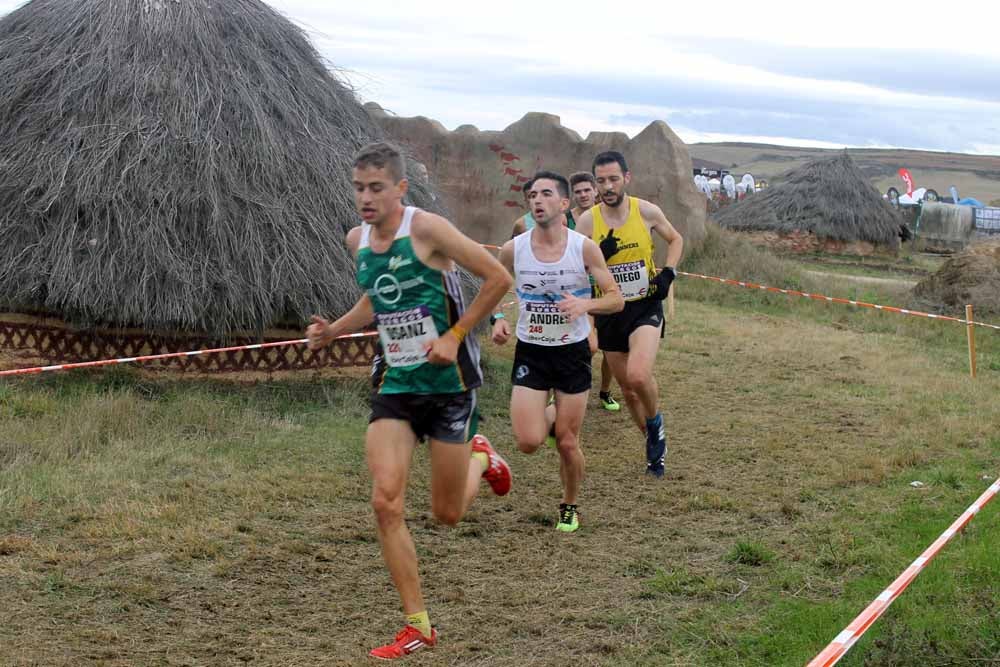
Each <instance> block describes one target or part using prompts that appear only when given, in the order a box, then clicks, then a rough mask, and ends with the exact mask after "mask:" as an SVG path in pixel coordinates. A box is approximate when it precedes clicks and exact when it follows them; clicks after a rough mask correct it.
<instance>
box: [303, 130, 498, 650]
mask: <svg viewBox="0 0 1000 667" xmlns="http://www.w3.org/2000/svg"><path fill="white" fill-rule="evenodd" d="M404 169H405V163H404V161H403V158H402V156H401V155H400V152H399V150H398V149H397V148H395V147H394V146H392V145H390V144H386V143H378V144H372V145H369V146H366V147H365V148H363V149H362V150H361V151H360V152H359V153H358V154H357V156H356V157H355V160H354V170H353V183H354V199H355V205H356V206H357V210H358V213H359V214H360V215H361V218H362V220H363V223H362V224H361V226H359V227H355V228H354V229H352V230H351V231H350V232H348V235H347V246H348V248H349V249H350V251H351V252H352V253H353V254H354V255H355V257H356V261H357V280H358V285H359V286H360V287H361V288H362V290H363V294H362V296H361V298H360V299H358V302H357V303H356V304H355V305H354V307H353V308H351V310H349V311H348V312H347V313H346V314H344V315H343V316H342V317H340V318H339V319H337V320H336V321H334V322H332V323H330V322H328V321H326V320H325V319H323V318H321V317H317V316H314V317H313V323H312V324H311V325H309V328H308V329H307V330H306V335H307V337H308V339H309V347H310V349H313V350H316V349H319V348H321V347H323V346H324V345H327V344H329V343H330V342H331V341H332V340H333V339H334V338H336V337H337V336H340V335H343V334H348V333H352V332H354V331H357V330H359V329H361V328H362V327H365V326H367V325H368V324H370V323H371V322H373V321H374V322H375V324H376V325H377V327H378V333H379V339H380V344H381V348H382V354H381V359H380V361H379V363H378V364H377V366H376V369H377V372H376V376H375V380H376V382H375V389H374V391H373V394H372V412H371V417H370V420H369V425H368V431H367V434H366V436H365V454H366V458H367V461H368V469H369V470H370V471H371V475H372V506H373V509H374V510H375V518H376V524H377V529H378V533H379V541H380V543H381V545H382V556H383V558H384V559H385V563H386V565H387V566H388V568H389V573H390V574H391V576H392V580H393V582H394V583H395V585H396V589H397V590H398V592H399V596H400V599H401V601H402V605H403V612H404V614H405V616H406V625H405V626H404V627H403V629H402V630H401V631H400V632H399V633H398V634H397V635H396V638H395V640H394V641H392V642H390V643H389V644H386V645H384V646H378V647H376V648H374V649H372V651H371V655H372V656H373V657H376V658H384V659H393V658H400V657H403V656H405V655H407V654H409V653H412V652H413V651H416V650H418V649H421V648H426V647H430V646H434V645H435V644H436V643H437V631H436V630H435V629H434V628H433V627H432V625H431V623H430V619H429V616H428V614H427V610H426V607H425V605H424V599H423V593H422V591H421V587H420V578H419V575H418V570H417V556H416V550H415V548H414V545H413V539H412V537H411V536H410V532H409V529H408V528H407V527H406V523H405V521H404V520H403V517H404V505H403V498H404V492H405V489H406V481H407V478H408V473H409V467H410V463H411V460H412V456H413V451H414V450H415V446H416V444H417V442H418V440H423V439H425V438H426V439H428V440H429V441H430V459H431V506H432V510H433V512H434V515H435V517H437V518H438V519H439V520H440V521H442V522H443V523H446V524H448V525H454V524H456V523H457V522H458V521H459V520H460V519H461V517H462V515H463V514H464V513H465V511H466V509H468V507H469V504H470V503H471V502H472V499H473V498H474V497H475V495H476V493H477V492H478V489H479V485H480V480H481V479H485V480H486V481H487V482H488V483H489V484H490V486H491V487H492V489H493V491H494V493H496V494H498V495H503V494H505V493H507V492H508V491H509V490H510V483H511V477H510V469H509V468H508V466H507V464H506V462H505V461H504V460H503V459H502V458H501V457H500V456H499V455H498V454H497V453H496V451H495V450H494V449H493V448H492V447H491V446H490V444H489V441H488V440H486V438H484V437H482V436H480V435H476V436H475V437H474V438H473V439H472V442H471V443H470V442H467V441H468V438H469V435H470V424H471V422H472V421H473V418H474V415H475V412H476V411H475V408H476V392H475V389H476V387H478V386H479V385H480V384H481V382H482V376H481V374H480V369H479V349H478V343H477V342H476V341H475V339H469V338H467V337H466V336H467V333H468V332H469V331H470V330H472V328H473V327H474V326H475V324H476V323H477V322H478V321H479V320H481V319H484V318H485V317H486V316H487V315H489V313H490V312H491V311H492V310H493V309H494V308H495V307H496V306H497V304H498V303H499V302H500V299H501V298H502V297H503V295H504V294H505V293H506V292H507V290H508V289H510V286H511V283H512V279H511V277H510V274H508V273H507V271H506V269H504V268H503V266H502V265H501V264H500V263H499V262H498V261H497V260H496V259H494V258H493V256H492V255H491V254H490V253H488V252H487V251H486V250H485V249H484V248H483V247H482V246H481V245H479V244H478V243H476V242H474V241H472V240H471V239H469V238H467V237H466V236H464V235H463V234H462V233H461V232H459V231H458V230H457V229H456V228H455V227H454V226H453V225H452V224H451V223H450V222H448V221H447V220H445V219H444V218H442V217H441V216H438V215H434V214H432V213H428V212H426V211H421V210H420V209H416V208H413V207H406V206H404V205H403V197H404V196H405V195H406V190H407V185H408V183H407V180H406V175H405V170H404ZM457 266H461V267H462V268H464V269H465V270H467V271H469V272H470V273H472V274H474V275H476V276H478V277H479V278H480V279H482V285H481V287H480V290H479V294H478V295H477V296H476V298H475V299H473V301H472V303H470V304H469V305H468V307H467V308H466V307H465V303H464V301H463V299H462V293H461V291H460V290H459V283H458V275H457V273H456V270H457V268H456V267H457Z"/></svg>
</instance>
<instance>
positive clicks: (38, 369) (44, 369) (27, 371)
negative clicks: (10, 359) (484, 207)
mask: <svg viewBox="0 0 1000 667" xmlns="http://www.w3.org/2000/svg"><path fill="white" fill-rule="evenodd" d="M515 303H517V302H516V301H508V302H507V303H502V304H500V306H499V307H500V308H506V307H507V306H510V305H513V304H515ZM377 335H378V332H375V331H363V332H361V333H353V334H345V335H343V336H337V337H336V338H334V339H333V340H343V339H345V338H367V337H369V336H377ZM308 342H309V339H308V338H298V339H295V340H281V341H274V342H271V343H254V344H252V345H236V346H233V347H216V348H212V349H208V350H191V351H190V352H167V353H164V354H147V355H144V356H141V357H122V358H120V359H101V360H100V361H79V362H76V363H71V364H56V365H55V366H35V367H33V368H15V369H13V370H7V371H0V377H5V376H8V375H32V374H35V373H48V372H51V371H70V370H76V369H78V368H96V367H98V366H114V365H116V364H132V363H139V362H143V361H157V360H160V359H174V358H177V357H196V356H198V355H201V354H222V353H223V352H237V351H239V350H263V349H266V348H269V347H283V346H286V345H305V344H306V343H308Z"/></svg>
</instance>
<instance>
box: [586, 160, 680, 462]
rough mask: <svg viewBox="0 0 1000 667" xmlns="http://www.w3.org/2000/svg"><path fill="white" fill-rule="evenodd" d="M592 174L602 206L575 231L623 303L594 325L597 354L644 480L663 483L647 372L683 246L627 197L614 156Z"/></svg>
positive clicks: (658, 215) (657, 217) (662, 437)
mask: <svg viewBox="0 0 1000 667" xmlns="http://www.w3.org/2000/svg"><path fill="white" fill-rule="evenodd" d="M591 171H592V172H593V174H594V177H595V178H596V180H597V187H598V191H599V193H600V195H601V203H600V205H599V206H595V207H594V208H592V209H590V210H589V211H587V212H586V213H584V214H583V215H582V216H580V219H579V221H578V223H577V224H578V227H577V229H578V230H579V231H580V233H581V234H585V235H587V236H590V237H591V238H592V239H593V240H594V241H595V242H597V243H598V244H599V246H600V248H601V253H602V255H603V256H604V258H605V259H606V260H607V262H608V269H610V271H611V274H612V275H613V276H614V277H615V281H616V282H617V283H618V286H619V288H620V289H621V292H622V296H623V297H625V301H626V303H625V308H624V310H622V311H621V312H620V313H616V314H614V315H598V316H596V317H595V318H594V324H595V327H596V329H597V346H598V347H599V348H600V349H601V350H603V351H604V354H605V356H606V357H607V359H608V363H610V364H611V371H612V372H613V373H614V375H615V379H617V380H618V384H620V385H621V387H622V393H623V394H624V396H625V404H626V405H627V406H628V409H629V412H630V413H631V414H632V418H633V419H634V420H635V423H636V425H637V426H638V427H639V429H640V430H641V431H642V432H643V433H644V434H645V436H646V472H647V473H648V474H650V475H653V476H654V477H663V474H664V460H665V458H666V454H667V436H666V429H665V428H664V425H663V415H662V414H661V413H660V410H659V407H658V406H659V396H658V392H657V385H656V379H655V377H654V376H653V366H654V364H655V363H656V351H657V349H658V348H659V346H660V338H661V337H662V335H663V331H664V328H665V323H664V321H663V299H665V298H666V297H667V293H668V291H669V289H670V283H672V282H673V280H674V278H675V277H677V271H676V268H675V267H676V266H677V262H679V261H680V259H681V253H682V251H683V248H684V240H683V239H682V238H681V235H680V234H678V233H677V230H676V229H674V227H673V225H671V224H670V222H669V221H668V220H667V218H666V216H664V215H663V211H661V210H660V207H659V206H656V205H655V204H652V203H650V202H648V201H645V200H642V199H638V198H636V197H629V196H628V194H627V192H626V188H627V187H628V185H629V182H630V181H631V178H632V175H631V173H629V170H628V166H627V165H626V163H625V157H624V156H623V155H622V154H621V153H619V152H617V151H607V152H604V153H601V154H599V155H598V156H597V157H595V158H594V163H593V166H592V169H591ZM654 231H655V232H656V233H657V234H659V235H660V236H661V237H662V238H663V239H664V240H665V241H666V242H667V261H666V266H664V268H663V269H662V270H661V271H659V272H657V271H656V269H655V267H654V265H653V238H652V236H651V232H654Z"/></svg>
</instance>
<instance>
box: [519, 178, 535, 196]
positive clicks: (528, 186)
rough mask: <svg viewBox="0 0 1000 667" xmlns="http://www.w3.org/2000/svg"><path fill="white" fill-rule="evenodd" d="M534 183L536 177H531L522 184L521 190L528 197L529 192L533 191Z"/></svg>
mask: <svg viewBox="0 0 1000 667" xmlns="http://www.w3.org/2000/svg"><path fill="white" fill-rule="evenodd" d="M534 184H535V179H533V178H529V179H528V180H527V181H526V182H525V184H524V185H522V186H521V192H522V193H523V194H524V196H525V197H527V196H528V193H529V192H531V186H532V185H534Z"/></svg>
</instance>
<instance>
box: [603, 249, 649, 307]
mask: <svg viewBox="0 0 1000 667" xmlns="http://www.w3.org/2000/svg"><path fill="white" fill-rule="evenodd" d="M608 270H609V271H611V275H612V276H613V277H614V279H615V282H616V283H618V288H619V289H620V290H621V291H622V298H624V299H625V300H626V301H632V300H633V299H641V298H642V297H644V296H646V293H647V292H649V271H647V270H646V261H645V260H642V259H640V260H639V261H638V262H626V263H624V264H612V265H610V266H608Z"/></svg>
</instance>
